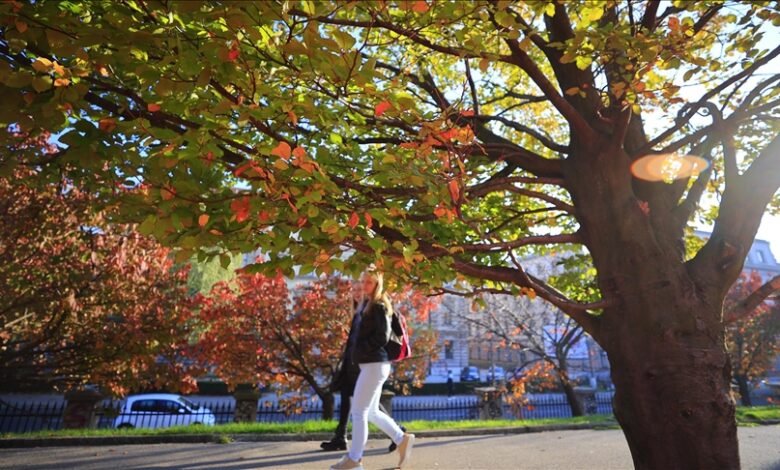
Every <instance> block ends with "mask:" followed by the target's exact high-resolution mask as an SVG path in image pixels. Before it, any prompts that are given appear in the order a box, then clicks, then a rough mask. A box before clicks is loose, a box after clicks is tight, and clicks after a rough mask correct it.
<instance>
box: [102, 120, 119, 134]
mask: <svg viewBox="0 0 780 470" xmlns="http://www.w3.org/2000/svg"><path fill="white" fill-rule="evenodd" d="M98 128H99V129H100V130H101V131H103V132H106V133H108V132H111V131H113V130H114V128H116V121H115V120H113V119H112V118H103V119H101V120H100V121H98Z"/></svg>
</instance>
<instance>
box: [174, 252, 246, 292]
mask: <svg viewBox="0 0 780 470" xmlns="http://www.w3.org/2000/svg"><path fill="white" fill-rule="evenodd" d="M242 261H243V258H242V256H241V255H239V254H236V255H232V256H231V257H230V265H229V266H228V267H227V268H223V267H222V265H221V261H220V259H219V258H212V259H206V260H204V261H198V260H197V259H192V260H190V263H189V265H190V271H189V276H188V277H187V287H189V289H190V293H192V294H195V293H200V294H203V295H206V294H208V293H209V292H210V291H211V288H212V286H214V284H216V283H218V282H230V281H231V280H233V279H234V278H235V277H236V269H238V268H240V267H241V265H242Z"/></svg>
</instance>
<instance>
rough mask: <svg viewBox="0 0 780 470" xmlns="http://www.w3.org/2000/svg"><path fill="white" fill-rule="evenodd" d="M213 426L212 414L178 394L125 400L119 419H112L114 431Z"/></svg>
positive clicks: (153, 394) (132, 397) (155, 394)
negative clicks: (200, 425) (194, 425)
mask: <svg viewBox="0 0 780 470" xmlns="http://www.w3.org/2000/svg"><path fill="white" fill-rule="evenodd" d="M215 423H216V417H215V416H214V413H212V412H211V410H209V409H208V408H204V407H201V406H200V405H197V404H195V403H192V402H191V401H189V400H187V399H186V398H184V397H182V396H181V395H174V394H169V393H149V394H144V395H133V396H129V397H127V400H126V401H125V404H124V406H123V407H122V410H121V412H120V413H119V416H117V417H116V419H115V420H114V427H115V428H167V427H170V426H188V425H190V424H205V425H207V426H213V425H214V424H215Z"/></svg>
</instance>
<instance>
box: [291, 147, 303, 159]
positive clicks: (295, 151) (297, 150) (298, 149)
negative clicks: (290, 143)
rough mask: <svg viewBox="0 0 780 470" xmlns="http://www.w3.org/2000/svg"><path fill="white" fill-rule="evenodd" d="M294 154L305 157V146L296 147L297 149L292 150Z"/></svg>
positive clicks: (296, 156)
mask: <svg viewBox="0 0 780 470" xmlns="http://www.w3.org/2000/svg"><path fill="white" fill-rule="evenodd" d="M292 154H293V155H294V156H295V158H300V159H303V157H305V156H306V149H304V148H303V147H295V149H294V150H293V151H292Z"/></svg>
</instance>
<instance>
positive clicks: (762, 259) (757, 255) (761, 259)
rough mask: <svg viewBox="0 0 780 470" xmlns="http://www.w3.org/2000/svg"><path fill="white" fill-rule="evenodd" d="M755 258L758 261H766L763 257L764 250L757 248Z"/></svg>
mask: <svg viewBox="0 0 780 470" xmlns="http://www.w3.org/2000/svg"><path fill="white" fill-rule="evenodd" d="M756 259H757V260H758V262H759V263H766V258H764V252H763V251H760V250H757V251H756Z"/></svg>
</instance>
